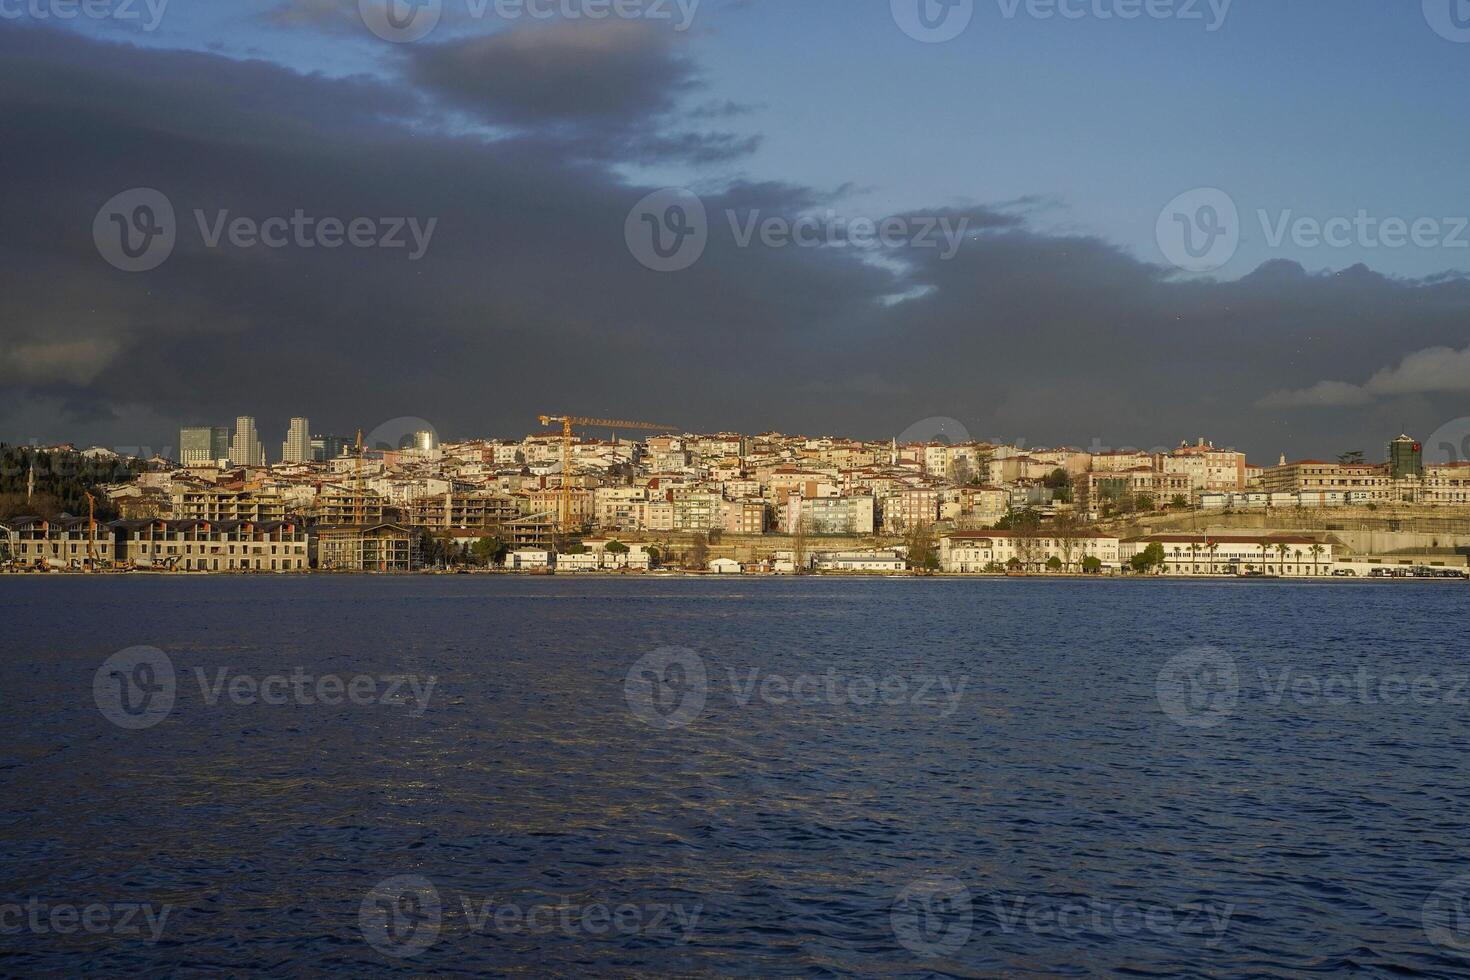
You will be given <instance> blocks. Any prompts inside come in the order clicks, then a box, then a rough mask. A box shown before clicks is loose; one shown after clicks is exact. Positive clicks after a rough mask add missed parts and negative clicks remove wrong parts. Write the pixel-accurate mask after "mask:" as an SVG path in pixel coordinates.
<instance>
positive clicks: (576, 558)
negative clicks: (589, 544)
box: [556, 551, 602, 573]
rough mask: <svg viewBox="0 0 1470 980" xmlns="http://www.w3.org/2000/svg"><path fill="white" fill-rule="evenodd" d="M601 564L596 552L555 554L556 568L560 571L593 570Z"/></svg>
mask: <svg viewBox="0 0 1470 980" xmlns="http://www.w3.org/2000/svg"><path fill="white" fill-rule="evenodd" d="M601 566H602V562H601V560H600V559H599V558H598V555H597V553H596V552H593V551H584V552H582V553H581V554H571V553H565V554H560V555H557V556H556V570H557V572H558V573H560V572H595V571H597V570H598V568H600V567H601Z"/></svg>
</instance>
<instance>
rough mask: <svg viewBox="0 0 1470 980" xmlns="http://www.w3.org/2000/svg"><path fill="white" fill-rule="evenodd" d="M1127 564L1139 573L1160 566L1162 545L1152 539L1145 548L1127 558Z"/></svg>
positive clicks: (1162, 559)
mask: <svg viewBox="0 0 1470 980" xmlns="http://www.w3.org/2000/svg"><path fill="white" fill-rule="evenodd" d="M1128 564H1129V565H1130V566H1131V567H1132V568H1133V570H1134V571H1135V572H1139V573H1146V572H1151V571H1153V570H1154V569H1155V568H1160V567H1162V566H1163V564H1164V546H1163V545H1161V544H1159V543H1158V542H1157V541H1153V542H1151V543H1150V544H1149V546H1148V547H1147V548H1144V549H1143V550H1142V551H1140V552H1139V553H1138V554H1136V555H1134V556H1133V557H1132V558H1130V559H1128Z"/></svg>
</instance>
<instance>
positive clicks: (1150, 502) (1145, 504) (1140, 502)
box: [1133, 493, 1154, 510]
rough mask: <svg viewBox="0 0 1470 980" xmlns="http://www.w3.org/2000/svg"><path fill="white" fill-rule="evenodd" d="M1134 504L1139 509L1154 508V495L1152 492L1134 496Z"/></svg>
mask: <svg viewBox="0 0 1470 980" xmlns="http://www.w3.org/2000/svg"><path fill="white" fill-rule="evenodd" d="M1133 506H1134V507H1136V508H1137V509H1138V510H1153V509H1154V495H1153V494H1151V493H1140V494H1139V495H1138V496H1137V497H1135V498H1133Z"/></svg>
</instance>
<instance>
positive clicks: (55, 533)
mask: <svg viewBox="0 0 1470 980" xmlns="http://www.w3.org/2000/svg"><path fill="white" fill-rule="evenodd" d="M8 526H9V529H10V533H9V535H8V537H9V550H10V554H11V558H12V560H14V561H15V562H17V563H18V564H21V565H28V566H36V565H40V566H44V567H50V568H70V569H83V568H89V567H93V559H95V561H96V564H98V565H104V564H111V563H112V561H113V556H114V550H113V542H112V535H111V534H110V533H109V532H108V530H107V527H106V525H103V524H100V523H99V524H95V525H94V524H93V522H92V521H90V520H88V519H87V518H85V517H66V516H62V517H58V518H57V519H55V520H46V519H44V518H41V517H13V518H11V519H10V520H9V522H8Z"/></svg>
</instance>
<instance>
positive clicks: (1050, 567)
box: [1046, 555, 1062, 572]
mask: <svg viewBox="0 0 1470 980" xmlns="http://www.w3.org/2000/svg"><path fill="white" fill-rule="evenodd" d="M1046 568H1047V571H1050V572H1060V571H1061V570H1062V560H1061V559H1060V558H1058V557H1057V556H1056V555H1052V556H1051V557H1050V558H1048V559H1047V560H1046Z"/></svg>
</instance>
